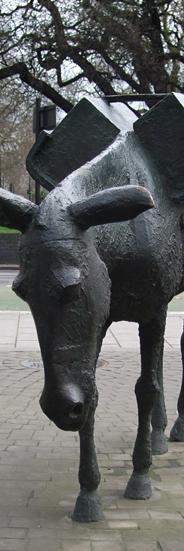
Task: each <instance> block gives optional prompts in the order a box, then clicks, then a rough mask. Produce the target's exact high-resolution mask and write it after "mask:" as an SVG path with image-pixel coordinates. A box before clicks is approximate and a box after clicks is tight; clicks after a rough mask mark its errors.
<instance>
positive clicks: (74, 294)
mask: <svg viewBox="0 0 184 551" xmlns="http://www.w3.org/2000/svg"><path fill="white" fill-rule="evenodd" d="M80 288H81V283H80V282H79V283H75V284H74V285H67V287H62V288H61V287H60V299H61V300H62V301H63V302H64V303H67V302H73V301H74V300H77V299H78V298H79V296H80Z"/></svg>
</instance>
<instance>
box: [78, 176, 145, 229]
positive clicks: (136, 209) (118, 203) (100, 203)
mask: <svg viewBox="0 0 184 551" xmlns="http://www.w3.org/2000/svg"><path fill="white" fill-rule="evenodd" d="M153 207H154V203H153V199H152V197H151V195H150V193H149V191H147V189H145V188H143V187H141V186H123V187H116V188H109V189H105V190H103V191H99V192H98V193H95V194H94V195H91V196H90V197H87V198H86V199H84V200H82V201H77V202H76V203H72V204H71V205H69V207H68V210H69V213H70V216H71V217H72V218H73V219H74V220H75V222H77V224H78V225H79V226H81V228H82V229H84V230H86V229H88V228H90V226H97V225H99V224H108V223H111V222H123V221H124V220H129V219H131V218H134V217H135V216H138V214H141V212H144V211H145V210H147V209H150V208H153Z"/></svg>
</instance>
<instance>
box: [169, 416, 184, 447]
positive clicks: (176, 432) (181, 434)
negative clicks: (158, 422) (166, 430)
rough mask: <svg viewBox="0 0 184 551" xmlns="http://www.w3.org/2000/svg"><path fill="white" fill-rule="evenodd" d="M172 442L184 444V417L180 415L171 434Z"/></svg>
mask: <svg viewBox="0 0 184 551" xmlns="http://www.w3.org/2000/svg"><path fill="white" fill-rule="evenodd" d="M170 440H172V442H184V416H183V415H180V416H179V417H178V419H176V421H175V423H174V425H173V428H172V429H171V432H170Z"/></svg>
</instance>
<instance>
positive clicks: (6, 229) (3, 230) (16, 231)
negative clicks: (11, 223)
mask: <svg viewBox="0 0 184 551" xmlns="http://www.w3.org/2000/svg"><path fill="white" fill-rule="evenodd" d="M0 233H20V232H19V231H18V230H10V229H9V228H3V226H0Z"/></svg>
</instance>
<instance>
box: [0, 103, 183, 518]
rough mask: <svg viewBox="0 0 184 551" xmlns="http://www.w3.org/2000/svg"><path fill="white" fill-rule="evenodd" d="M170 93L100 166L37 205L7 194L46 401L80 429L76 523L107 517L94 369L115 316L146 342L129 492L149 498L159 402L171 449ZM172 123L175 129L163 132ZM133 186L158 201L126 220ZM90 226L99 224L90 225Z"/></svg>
mask: <svg viewBox="0 0 184 551" xmlns="http://www.w3.org/2000/svg"><path fill="white" fill-rule="evenodd" d="M171 96H172V97H171V98H170V99H167V101H166V103H162V102H160V104H162V105H161V106H160V104H158V106H156V107H155V108H153V110H151V111H150V112H149V114H148V115H145V116H143V117H141V119H139V121H137V123H135V125H134V132H133V131H132V128H130V132H127V126H128V125H127V126H126V125H125V126H126V131H125V132H124V134H123V132H121V133H120V134H119V135H118V136H117V138H116V139H115V140H114V143H113V144H112V145H111V146H110V147H109V148H108V149H107V150H106V151H105V152H103V153H102V154H101V155H100V156H99V157H96V158H95V159H94V161H91V162H90V163H88V164H87V165H85V166H83V167H82V168H80V169H78V170H77V171H76V172H73V173H72V174H71V175H70V176H68V177H67V178H65V180H64V181H63V182H62V183H61V184H60V185H59V186H58V187H57V188H56V189H55V190H54V191H53V192H52V193H51V194H49V195H48V196H47V198H46V199H45V201H44V202H43V204H42V205H41V206H40V207H39V208H37V207H36V206H35V205H33V204H31V203H30V202H28V201H23V200H21V199H20V198H16V196H12V195H11V194H9V193H8V192H3V191H2V192H1V200H0V204H1V220H0V223H1V225H2V224H4V225H7V226H8V225H9V226H10V227H15V228H18V229H20V230H21V231H22V232H23V236H22V238H21V244H20V274H19V276H18V278H17V279H16V280H15V282H14V290H15V292H17V294H20V296H21V297H22V298H24V299H25V300H27V301H28V302H29V304H30V306H31V310H32V312H33V316H34V319H35V323H36V326H37V331H38V337H39V341H40V346H41V351H42V356H43V362H44V368H45V387H44V391H43V394H42V397H41V400H40V403H41V407H42V409H43V411H44V412H45V413H46V414H47V415H48V417H49V418H50V419H52V420H53V421H54V422H55V423H56V424H57V425H58V426H60V428H64V429H65V430H79V433H80V442H81V462H80V469H79V480H80V483H81V493H80V494H79V496H78V499H77V502H76V507H75V510H74V514H73V518H74V519H75V520H79V521H82V522H87V521H92V520H98V519H99V518H101V515H102V511H101V506H100V502H99V499H98V497H97V494H96V488H97V487H98V484H99V472H98V467H97V463H96V457H95V451H94V444H93V436H92V432H93V416H94V410H95V407H96V403H97V394H96V391H95V388H94V385H95V365H96V360H97V357H98V353H99V350H100V347H101V342H102V339H103V336H104V334H105V331H106V329H107V327H108V326H109V325H110V323H111V322H112V321H114V320H115V321H118V320H121V319H127V320H130V321H136V322H137V323H139V333H140V343H141V377H140V378H139V380H138V382H137V384H136V396H137V401H138V410H139V427H138V434H137V439H136V443H135V448H134V454H133V464H134V471H133V475H132V477H131V478H130V481H129V482H128V485H127V489H126V493H125V495H126V496H127V497H131V498H137V499H138V498H147V497H149V496H150V495H151V487H150V481H149V475H148V471H149V466H150V464H151V449H150V419H151V415H152V411H153V407H154V402H155V399H156V397H158V401H157V415H154V416H153V426H154V433H153V441H156V444H157V443H158V441H159V446H160V447H161V448H162V450H161V451H164V448H165V440H164V439H163V429H164V426H165V423H166V420H165V410H164V402H163V393H162V392H160V390H162V355H163V337H164V329H165V318H166V311H167V304H168V302H169V301H170V300H171V298H172V297H173V296H174V295H175V294H177V293H179V292H180V291H181V290H183V260H182V242H183V219H182V204H183V191H182V190H183V188H182V185H183V172H182V171H183V166H182V162H180V166H179V169H180V177H178V179H176V171H177V163H175V164H174V162H173V157H172V150H171V148H169V151H167V147H166V145H167V144H166V137H170V133H169V132H170V127H171V124H170V123H171V118H170V114H171V113H172V115H173V112H174V113H175V117H176V121H177V122H178V120H179V123H180V121H181V122H182V116H183V106H182V103H181V102H180V98H179V99H178V96H177V95H172V94H171ZM179 96H180V95H179ZM168 101H170V103H171V105H170V103H169V104H168ZM173 104H174V105H173ZM165 112H166V114H167V112H168V117H166V118H165ZM157 113H158V115H159V116H158V117H157ZM162 113H163V114H162ZM150 118H151V121H152V124H151V125H149V122H150ZM157 119H158V120H157ZM165 120H166V122H167V125H168V131H167V128H166V136H165V138H164V139H163V137H162V130H164V131H165V126H164V125H165ZM155 121H156V123H155ZM155 127H156V130H157V129H159V132H160V134H159V133H158V135H157V133H156V131H155ZM152 128H153V132H152V130H151V129H152ZM171 128H172V127H171ZM179 128H181V124H179ZM136 134H137V135H136ZM160 135H161V138H160ZM156 137H157V138H158V139H157V142H156V143H155V140H156ZM148 138H149V139H148ZM182 140H183V134H182V133H181V143H180V142H179V143H178V142H177V151H176V150H175V151H174V153H173V154H174V155H175V157H176V161H177V162H178V157H177V155H178V151H179V148H180V149H181V151H183V149H182V148H183V141H182ZM162 142H163V143H162ZM169 145H170V142H169ZM162 147H163V151H162ZM155 149H156V153H155ZM157 150H158V151H157ZM163 152H164V154H163ZM179 153H180V151H179ZM175 157H174V158H175ZM169 163H170V164H169ZM173 181H174V184H173ZM132 183H134V184H136V185H137V190H136V191H137V193H141V187H140V185H143V186H145V187H146V188H148V189H149V190H150V191H151V193H152V195H153V198H154V203H155V207H156V208H155V209H152V210H150V211H147V212H146V213H144V214H141V215H140V216H138V217H137V218H136V220H133V221H131V222H129V221H127V222H124V223H122V222H121V220H123V219H125V217H126V218H129V217H131V216H133V215H135V214H136V213H138V212H140V211H139V207H138V206H137V209H138V210H136V207H135V209H134V207H133V204H132V203H130V208H129V210H128V211H126V208H125V206H127V207H128V203H129V201H128V197H129V196H127V205H125V201H126V199H125V195H121V193H123V192H124V193H125V192H126V193H130V197H131V191H132V192H133V200H135V197H136V195H135V193H136V191H135V190H134V188H132V187H131V185H130V184H132ZM127 184H128V188H127ZM125 185H126V187H124V186H125ZM116 186H118V189H117V188H116ZM121 186H123V187H121ZM109 188H110V189H109ZM99 191H100V193H99ZM144 193H146V191H144V192H143V197H145V196H144ZM91 194H93V196H91ZM139 197H140V196H139ZM143 203H144V205H143V204H142V206H140V210H141V209H142V210H144V208H146V207H147V208H148V207H149V206H151V203H150V200H148V199H145V201H143ZM122 209H123V211H122ZM113 222H116V224H113V225H109V224H110V223H113ZM93 225H94V226H95V228H94V230H92V229H89V230H88V228H90V227H91V226H93ZM100 259H102V260H103V262H104V264H103V263H101V261H100ZM105 265H106V266H107V268H108V272H107V270H106V268H105ZM168 267H169V268H168ZM108 275H109V276H110V280H111V294H110V285H109V277H108ZM109 301H110V312H108V306H109V304H108V303H109ZM160 440H161V444H160Z"/></svg>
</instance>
